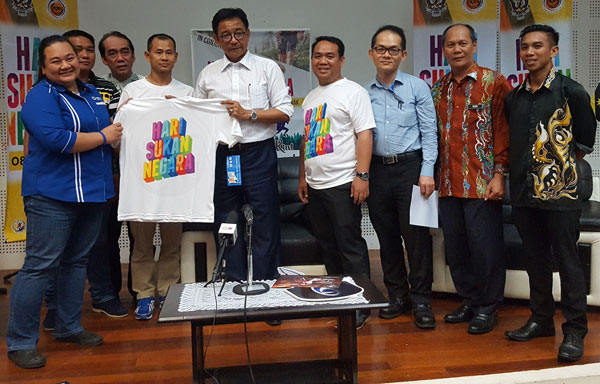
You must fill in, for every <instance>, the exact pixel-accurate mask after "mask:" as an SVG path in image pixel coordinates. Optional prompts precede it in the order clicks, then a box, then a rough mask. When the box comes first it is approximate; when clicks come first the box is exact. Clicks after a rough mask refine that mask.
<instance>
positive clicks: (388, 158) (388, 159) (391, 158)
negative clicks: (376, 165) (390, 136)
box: [383, 155, 398, 165]
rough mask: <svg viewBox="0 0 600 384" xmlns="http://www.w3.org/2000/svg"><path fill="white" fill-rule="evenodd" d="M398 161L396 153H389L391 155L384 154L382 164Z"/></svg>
mask: <svg viewBox="0 0 600 384" xmlns="http://www.w3.org/2000/svg"><path fill="white" fill-rule="evenodd" d="M397 162H398V156H397V155H391V156H384V157H383V164H385V165H390V164H394V163H397Z"/></svg>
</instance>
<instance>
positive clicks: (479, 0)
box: [413, 0, 498, 87]
mask: <svg viewBox="0 0 600 384" xmlns="http://www.w3.org/2000/svg"><path fill="white" fill-rule="evenodd" d="M497 1H498V0H463V1H460V0H414V8H413V24H414V74H415V76H417V77H419V78H421V79H423V80H425V82H426V83H427V84H429V86H430V87H431V86H433V84H435V82H436V81H438V80H439V79H441V78H442V77H444V75H445V74H446V73H448V72H449V71H450V66H449V65H448V63H447V62H446V60H445V59H444V56H443V49H442V48H443V45H442V33H443V32H444V30H445V29H446V27H448V26H449V25H451V24H454V23H464V24H469V25H471V26H472V27H473V28H474V29H475V33H476V35H477V53H476V54H475V61H476V62H477V63H478V64H479V65H480V66H483V67H488V68H492V69H495V68H496V32H497V30H498V27H497V22H496V20H497V17H496V8H497V4H498V3H497Z"/></svg>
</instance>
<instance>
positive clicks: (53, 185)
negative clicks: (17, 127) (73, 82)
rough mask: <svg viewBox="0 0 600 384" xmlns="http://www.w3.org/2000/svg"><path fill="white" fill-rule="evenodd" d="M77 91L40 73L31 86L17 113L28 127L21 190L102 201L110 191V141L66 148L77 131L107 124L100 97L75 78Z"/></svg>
mask: <svg viewBox="0 0 600 384" xmlns="http://www.w3.org/2000/svg"><path fill="white" fill-rule="evenodd" d="M77 85H78V88H79V94H75V93H73V92H71V91H70V90H67V89H65V88H64V87H63V86H61V85H58V84H55V83H52V82H50V81H49V80H48V79H46V78H43V79H42V80H40V81H39V82H38V83H37V84H36V85H34V86H33V88H31V90H30V91H29V93H28V94H27V97H26V99H25V103H24V104H23V109H22V110H21V118H22V119H23V124H24V125H25V129H26V130H27V132H28V133H29V153H28V154H27V156H26V157H25V162H24V163H23V180H22V183H21V194H22V195H23V196H32V195H42V196H45V197H49V198H51V199H56V200H60V201H68V202H78V203H83V202H104V201H106V200H107V199H109V198H111V197H112V196H113V195H114V186H113V178H112V173H111V160H110V145H108V144H105V145H99V146H97V147H95V148H92V149H89V150H87V151H84V152H77V153H71V150H72V149H73V146H74V145H75V141H77V135H78V134H79V133H81V132H99V131H101V130H102V129H103V128H105V127H106V126H108V125H109V124H110V119H109V118H108V112H107V111H106V107H105V105H104V102H103V101H102V97H101V96H100V94H99V93H98V91H97V90H96V88H94V86H93V85H88V84H85V83H83V82H81V81H80V80H79V79H77Z"/></svg>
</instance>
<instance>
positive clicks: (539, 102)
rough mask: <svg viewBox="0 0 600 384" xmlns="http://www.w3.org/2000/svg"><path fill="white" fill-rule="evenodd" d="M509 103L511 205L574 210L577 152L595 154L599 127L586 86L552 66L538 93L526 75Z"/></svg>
mask: <svg viewBox="0 0 600 384" xmlns="http://www.w3.org/2000/svg"><path fill="white" fill-rule="evenodd" d="M506 101H507V104H506V109H507V111H506V112H507V117H508V121H509V124H510V147H511V151H510V152H511V153H510V161H511V164H513V165H514V169H513V167H511V174H510V180H511V183H510V188H511V191H510V192H511V200H512V201H513V204H516V205H523V206H530V207H552V208H559V209H560V208H565V209H568V208H570V209H574V208H576V207H577V205H578V200H579V197H580V196H579V191H578V185H579V184H580V180H579V179H580V177H579V174H578V171H577V160H576V151H577V150H581V151H583V152H584V153H589V152H591V150H592V148H593V145H594V138H595V128H596V123H595V119H594V114H593V112H592V109H591V108H590V102H589V96H588V95H587V93H586V92H585V89H583V87H582V86H581V85H580V84H578V83H576V82H575V81H573V80H571V79H569V78H568V77H565V76H563V75H561V74H559V73H558V72H556V71H555V70H554V69H552V70H551V71H550V72H549V73H548V75H547V76H546V78H545V80H544V82H543V83H542V85H541V86H540V87H539V88H538V89H537V90H535V92H534V91H533V89H532V88H531V86H530V83H529V78H527V79H526V80H525V81H524V82H523V83H522V84H521V85H520V86H518V87H517V88H516V89H515V90H514V91H513V92H512V93H510V94H509V95H508V96H507V98H506Z"/></svg>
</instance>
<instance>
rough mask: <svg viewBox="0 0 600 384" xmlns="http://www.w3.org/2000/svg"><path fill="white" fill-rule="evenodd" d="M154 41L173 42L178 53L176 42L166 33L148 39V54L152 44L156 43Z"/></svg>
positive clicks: (156, 34)
mask: <svg viewBox="0 0 600 384" xmlns="http://www.w3.org/2000/svg"><path fill="white" fill-rule="evenodd" d="M154 39H158V40H171V41H172V42H173V48H174V49H175V51H177V43H176V42H175V39H174V38H172V37H171V36H169V35H167V34H166V33H155V34H154V35H152V36H150V37H149V38H148V42H147V43H146V48H147V50H148V52H150V50H151V49H152V42H153V41H154Z"/></svg>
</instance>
